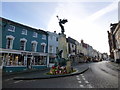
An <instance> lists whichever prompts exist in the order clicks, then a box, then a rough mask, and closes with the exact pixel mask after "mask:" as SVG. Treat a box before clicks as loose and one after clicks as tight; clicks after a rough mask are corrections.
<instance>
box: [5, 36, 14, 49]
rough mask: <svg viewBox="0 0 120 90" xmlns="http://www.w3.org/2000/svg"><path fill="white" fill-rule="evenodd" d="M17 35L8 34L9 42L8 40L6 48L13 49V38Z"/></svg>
mask: <svg viewBox="0 0 120 90" xmlns="http://www.w3.org/2000/svg"><path fill="white" fill-rule="evenodd" d="M14 38H15V37H13V36H12V35H8V36H6V39H7V42H6V49H12V48H13V40H14Z"/></svg>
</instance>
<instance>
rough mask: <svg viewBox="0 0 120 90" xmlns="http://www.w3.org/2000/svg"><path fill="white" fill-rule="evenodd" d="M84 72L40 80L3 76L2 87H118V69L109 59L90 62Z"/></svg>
mask: <svg viewBox="0 0 120 90" xmlns="http://www.w3.org/2000/svg"><path fill="white" fill-rule="evenodd" d="M87 65H89V67H90V68H89V70H87V71H86V72H84V73H83V74H79V75H74V76H69V77H61V78H51V79H41V80H40V79H38V80H13V78H14V77H15V76H9V77H6V78H3V85H2V88H118V72H119V71H118V70H116V69H115V68H114V67H112V66H113V65H112V63H110V62H109V61H102V62H93V63H88V64H87Z"/></svg>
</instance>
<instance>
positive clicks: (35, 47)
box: [31, 41, 38, 52]
mask: <svg viewBox="0 0 120 90" xmlns="http://www.w3.org/2000/svg"><path fill="white" fill-rule="evenodd" d="M31 43H32V51H33V52H36V51H37V50H36V49H37V43H38V42H37V41H32V42H31Z"/></svg>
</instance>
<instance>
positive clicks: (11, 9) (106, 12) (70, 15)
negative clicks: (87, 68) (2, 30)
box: [1, 0, 118, 53]
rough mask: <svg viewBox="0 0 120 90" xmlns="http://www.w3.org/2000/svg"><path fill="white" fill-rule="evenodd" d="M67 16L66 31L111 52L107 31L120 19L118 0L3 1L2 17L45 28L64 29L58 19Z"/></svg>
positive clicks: (98, 49) (50, 29)
mask: <svg viewBox="0 0 120 90" xmlns="http://www.w3.org/2000/svg"><path fill="white" fill-rule="evenodd" d="M57 15H58V16H59V18H60V19H67V20H68V22H67V23H65V25H64V28H65V34H66V36H67V37H68V36H69V37H72V38H74V39H75V40H77V41H78V42H80V41H81V39H83V40H84V42H85V43H87V44H89V45H91V46H92V47H93V48H94V49H96V50H97V51H99V52H101V53H104V52H107V53H109V45H108V35H107V31H108V30H109V29H110V23H117V22H118V0H117V1H116V0H106V1H105V0H104V1H101V2H98V1H96V2H95V1H94V0H93V1H86V0H85V1H80V0H79V1H77V2H73V1H72V2H70V1H69V0H66V1H65V0H64V2H57V1H51V2H48V1H46V2H38V1H36V2H33V1H32V2H29V0H27V2H23V1H19V2H9V1H6V2H4V1H2V14H1V17H4V18H6V19H10V20H12V21H15V22H19V23H21V24H25V25H28V26H31V27H34V28H38V29H43V30H45V31H51V32H54V31H56V32H57V33H60V32H61V28H60V26H59V24H58V22H59V21H58V19H57V17H56V16H57Z"/></svg>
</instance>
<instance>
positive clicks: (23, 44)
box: [20, 41, 25, 50]
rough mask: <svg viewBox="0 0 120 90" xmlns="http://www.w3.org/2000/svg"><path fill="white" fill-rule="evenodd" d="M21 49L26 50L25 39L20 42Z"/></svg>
mask: <svg viewBox="0 0 120 90" xmlns="http://www.w3.org/2000/svg"><path fill="white" fill-rule="evenodd" d="M20 50H25V41H21V42H20Z"/></svg>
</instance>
